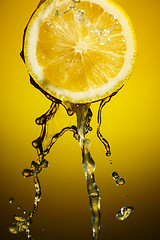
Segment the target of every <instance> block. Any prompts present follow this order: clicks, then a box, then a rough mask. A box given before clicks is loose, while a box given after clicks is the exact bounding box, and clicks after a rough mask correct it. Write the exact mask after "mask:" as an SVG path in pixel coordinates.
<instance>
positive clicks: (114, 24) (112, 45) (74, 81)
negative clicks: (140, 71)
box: [24, 0, 136, 103]
mask: <svg viewBox="0 0 160 240" xmlns="http://www.w3.org/2000/svg"><path fill="white" fill-rule="evenodd" d="M135 57H136V41H135V34H134V31H133V27H132V24H131V21H130V20H129V18H128V16H127V15H126V13H125V12H124V11H123V10H122V9H121V8H120V7H119V6H117V5H116V4H115V3H113V2H112V1H110V0H90V1H83V0H81V1H80V2H78V0H77V2H76V0H75V1H71V0H57V1H56V0H54V1H53V0H46V1H44V0H42V1H41V2H40V4H39V5H38V7H37V9H36V11H35V12H34V13H33V15H32V17H31V19H30V21H29V23H28V26H27V30H26V33H25V37H24V59H25V63H26V66H27V69H28V72H29V74H30V75H31V76H32V78H33V79H34V81H35V82H36V83H37V84H38V86H39V87H40V88H41V89H43V90H44V91H46V92H48V93H49V94H51V95H52V96H54V97H56V98H58V99H60V100H62V101H63V100H64V101H70V102H74V103H87V102H93V101H97V100H100V99H103V98H105V97H107V96H109V95H111V94H112V93H113V92H115V91H117V90H118V89H120V88H121V87H122V86H123V85H124V83H125V82H126V80H127V79H129V77H130V75H131V72H132V69H133V66H134V62H135Z"/></svg>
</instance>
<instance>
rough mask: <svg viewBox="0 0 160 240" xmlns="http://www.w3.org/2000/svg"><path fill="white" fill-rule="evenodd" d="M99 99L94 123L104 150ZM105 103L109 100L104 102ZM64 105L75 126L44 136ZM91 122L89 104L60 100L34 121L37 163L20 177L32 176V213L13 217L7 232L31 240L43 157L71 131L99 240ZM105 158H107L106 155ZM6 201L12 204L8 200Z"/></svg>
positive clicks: (34, 143) (97, 192)
mask: <svg viewBox="0 0 160 240" xmlns="http://www.w3.org/2000/svg"><path fill="white" fill-rule="evenodd" d="M103 102H104V100H102V102H101V104H100V107H99V111H98V122H97V133H98V137H99V136H100V137H99V138H100V140H101V141H102V143H103V144H104V145H105V148H106V149H109V151H110V148H109V144H108V142H107V140H106V139H105V138H104V137H103V136H102V134H101V133H100V126H101V113H102V108H103V106H104V105H105V104H102V103H103ZM106 102H108V100H106ZM60 105H61V106H63V107H65V109H66V112H67V114H68V115H69V116H72V115H73V114H76V115H77V126H74V125H73V126H71V127H65V128H63V129H62V130H61V131H60V132H58V133H56V134H54V135H53V136H52V137H49V138H48V136H47V133H48V125H49V122H50V121H51V120H52V118H54V116H55V114H56V112H57V111H58V109H59V106H60ZM91 119H92V111H91V109H90V104H71V103H70V104H67V105H66V104H64V103H60V102H59V101H52V104H51V107H50V109H49V110H48V111H47V112H46V113H45V114H43V115H42V116H41V117H39V118H37V119H36V124H38V125H41V127H42V129H41V133H40V136H39V137H38V138H37V139H36V140H34V141H33V142H32V145H33V147H34V148H36V150H37V155H38V158H37V160H36V161H32V162H31V167H30V169H24V170H23V172H22V175H23V176H24V177H25V178H28V177H33V179H34V184H35V190H36V191H35V192H36V193H35V197H34V205H33V210H32V211H31V212H30V213H29V214H28V216H26V217H22V216H20V215H15V216H14V219H15V222H14V223H12V224H11V225H10V226H9V231H10V232H11V233H14V234H15V233H18V232H22V231H26V232H27V236H28V238H29V239H32V237H31V234H30V224H31V222H32V218H33V216H34V214H35V213H36V212H37V210H38V205H39V201H40V199H41V186H40V182H39V174H40V172H41V171H42V170H43V169H44V168H47V167H48V166H49V163H48V161H47V160H46V159H45V156H46V155H47V154H48V153H49V151H50V149H51V147H52V146H53V144H54V143H55V142H56V141H57V140H58V139H59V138H60V137H61V136H62V135H63V134H64V133H65V132H66V131H71V132H73V137H74V138H75V139H76V140H77V141H78V142H79V145H80V147H81V150H82V166H83V169H84V172H85V176H86V181H87V190H88V195H89V202H90V209H91V219H92V226H93V239H94V240H97V239H99V232H100V194H99V189H98V187H97V185H96V182H95V177H94V171H95V162H94V160H93V158H92V156H91V153H90V150H89V149H90V141H89V140H88V139H86V138H85V136H86V134H87V133H88V132H90V131H92V128H91V127H90V121H91ZM46 139H47V141H46ZM107 156H108V155H107ZM9 201H13V200H12V199H11V198H10V200H9Z"/></svg>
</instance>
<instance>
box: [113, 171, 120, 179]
mask: <svg viewBox="0 0 160 240" xmlns="http://www.w3.org/2000/svg"><path fill="white" fill-rule="evenodd" d="M112 177H113V179H114V180H116V179H117V178H119V175H118V173H117V172H113V173H112Z"/></svg>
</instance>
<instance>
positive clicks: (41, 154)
mask: <svg viewBox="0 0 160 240" xmlns="http://www.w3.org/2000/svg"><path fill="white" fill-rule="evenodd" d="M79 2H80V1H79V0H72V1H71V2H70V4H69V5H68V4H67V6H66V7H65V8H64V9H63V11H61V10H59V9H58V8H57V7H56V1H55V14H54V15H53V16H52V18H53V19H52V20H54V18H55V17H57V16H59V15H61V14H65V13H66V12H68V11H70V10H71V9H72V10H74V17H75V19H76V20H77V21H79V22H81V23H82V24H84V25H85V27H86V28H87V29H88V30H89V31H90V32H92V33H93V34H96V35H97V40H98V41H99V43H100V44H101V45H104V44H108V43H109V42H110V41H111V40H110V38H109V37H108V34H109V33H111V31H112V28H111V29H97V28H95V27H94V26H92V24H91V23H90V20H89V18H88V16H87V15H86V13H85V11H84V10H82V9H79V8H78V3H79ZM21 57H22V59H23V60H24V57H23V50H22V53H21ZM24 61H25V60H24ZM30 80H31V84H33V85H34V86H35V87H36V88H38V89H39V90H40V91H41V92H42V93H43V94H45V96H46V97H47V98H49V99H50V100H51V101H52V104H51V107H50V109H49V110H48V111H47V112H46V113H45V114H43V115H42V116H41V117H39V118H37V119H36V124H37V125H41V127H42V129H41V133H40V136H39V137H38V138H37V139H36V140H34V141H33V142H32V145H33V147H34V148H36V150H37V155H38V158H37V159H36V160H35V161H32V162H31V167H30V169H24V170H23V172H22V175H23V177H25V178H28V177H33V179H34V184H35V197H34V204H33V210H32V211H31V212H30V213H29V214H28V216H26V217H22V216H20V215H18V214H16V215H15V216H14V220H15V222H14V223H12V224H10V226H9V231H10V232H11V233H13V234H16V233H18V232H23V231H26V233H27V237H28V239H30V240H33V238H32V236H31V233H30V225H31V222H32V219H33V216H34V214H35V213H36V212H37V210H38V205H39V202H40V199H41V186H40V182H39V174H40V172H41V171H42V170H43V169H44V168H47V167H48V166H49V163H48V161H47V160H46V159H45V156H46V155H47V154H48V153H49V151H50V149H51V147H52V146H53V144H54V143H55V142H56V141H57V140H58V139H59V138H60V137H61V136H62V135H63V134H64V133H65V132H67V131H70V132H72V133H73V137H74V138H75V139H76V140H77V141H78V142H79V145H80V147H81V151H82V166H83V169H84V172H85V176H86V181H87V190H88V196H89V202H90V210H91V219H92V227H93V240H98V239H99V233H100V193H99V189H98V186H97V185H96V182H95V177H94V171H95V162H94V160H93V158H92V156H91V153H90V150H89V149H90V141H89V139H86V138H85V136H86V134H87V133H88V132H90V131H92V128H91V127H90V121H91V119H92V111H91V109H90V104H73V103H63V102H61V101H60V100H57V99H55V98H54V97H52V96H51V95H49V94H48V93H46V92H45V91H44V90H43V89H41V88H40V87H39V86H38V85H37V84H36V83H35V82H34V80H33V79H32V77H31V79H30ZM116 93H117V92H115V93H113V94H112V95H110V96H109V97H107V98H106V99H103V100H102V101H101V103H100V106H99V110H98V117H97V136H98V138H99V139H100V141H101V142H102V144H103V145H104V147H105V151H106V156H110V155H111V151H110V146H109V143H108V141H107V140H106V139H105V138H104V137H103V136H102V134H101V132H100V127H101V119H102V118H101V114H102V109H103V107H104V106H105V104H106V103H108V102H109V101H110V100H111V98H112V97H113V96H114V95H115V94H116ZM60 105H61V106H63V107H64V108H65V109H66V112H67V114H68V115H69V116H72V115H73V114H76V116H77V126H75V125H72V126H70V127H65V128H63V129H62V130H61V131H59V132H57V133H56V134H53V135H51V134H50V136H48V126H49V123H50V121H51V120H52V119H53V118H54V116H55V115H56V113H57V111H58V109H59V106H60ZM110 164H111V163H110ZM117 176H118V177H117V178H115V180H116V184H117V185H123V184H124V183H125V181H124V179H122V178H120V177H119V175H118V174H117ZM113 177H114V176H113ZM13 200H14V198H13V197H12V198H10V199H9V202H10V203H12V202H13ZM132 211H133V208H132V207H123V208H122V209H121V211H120V212H118V213H117V215H116V217H117V219H119V220H124V219H126V218H127V217H128V216H129V215H130V213H131V212H132ZM24 214H26V211H25V210H24Z"/></svg>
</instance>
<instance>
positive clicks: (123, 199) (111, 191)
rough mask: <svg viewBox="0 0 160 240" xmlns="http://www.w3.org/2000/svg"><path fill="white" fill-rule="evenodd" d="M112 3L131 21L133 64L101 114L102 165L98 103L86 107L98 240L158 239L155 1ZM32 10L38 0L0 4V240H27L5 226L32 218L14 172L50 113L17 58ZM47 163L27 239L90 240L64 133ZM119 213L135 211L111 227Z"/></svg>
mask: <svg viewBox="0 0 160 240" xmlns="http://www.w3.org/2000/svg"><path fill="white" fill-rule="evenodd" d="M97 1H98V0H97ZM116 2H117V3H118V4H119V5H120V6H122V7H123V8H124V9H125V10H126V12H127V13H128V15H129V16H130V18H131V20H132V23H133V26H134V29H135V32H136V36H137V41H138V57H137V62H136V67H135V70H134V73H133V75H132V77H131V79H130V80H129V81H128V83H127V84H126V86H125V87H124V88H123V89H122V90H121V91H120V92H119V93H118V94H117V95H116V96H115V97H114V98H113V99H112V101H111V102H110V103H109V104H107V106H106V107H105V108H104V109H103V117H102V118H103V123H102V133H103V135H104V136H105V137H106V139H108V141H109V142H110V145H111V151H112V155H111V157H110V158H107V157H106V156H105V151H104V147H103V146H102V144H101V143H100V142H99V140H98V139H97V137H96V132H95V129H96V112H97V109H98V103H96V104H94V105H93V113H94V116H93V121H92V124H91V126H92V127H93V128H94V132H93V133H90V139H91V142H92V146H91V151H92V156H93V159H94V160H95V162H96V172H95V177H96V182H97V185H98V187H99V189H100V193H101V236H100V239H101V240H104V239H112V240H117V239H119V240H122V239H123V240H128V239H129V240H135V239H136V240H142V239H153V240H154V239H157V236H158V235H159V214H160V205H159V202H160V191H159V172H160V161H159V160H160V157H159V155H160V154H159V149H160V144H159V143H160V141H159V140H160V107H159V105H160V101H159V100H160V93H159V88H160V77H159V69H160V66H159V56H160V47H159V43H160V32H159V29H160V28H159V25H160V21H159V12H160V1H159V0H152V1H150V0H130V1H128V0H116ZM37 4H38V0H27V1H21V0H14V1H13V0H12V1H11V0H7V1H1V2H0V16H1V21H0V29H1V38H0V43H1V44H0V52H1V58H0V66H1V87H0V98H1V99H0V104H1V118H0V133H1V134H0V136H1V138H0V150H1V151H0V152H1V167H0V172H1V174H0V182H1V198H0V203H1V220H0V221H1V225H0V229H1V238H2V239H3V240H12V239H15V240H16V239H17V240H18V239H20V240H21V239H27V237H26V235H25V234H24V233H21V234H17V235H11V234H10V233H9V232H8V225H9V224H10V223H11V222H12V221H13V215H14V214H16V213H20V214H22V212H23V210H24V209H25V210H26V211H27V213H29V212H30V211H31V210H32V207H33V199H34V193H35V189H34V183H33V179H32V178H31V179H24V178H23V177H22V174H21V172H22V170H23V169H24V168H29V167H30V163H31V161H32V160H35V159H36V157H37V156H36V151H35V149H34V148H33V147H32V146H31V142H32V140H34V139H36V138H37V137H38V135H39V133H40V127H39V126H36V124H35V123H34V120H35V119H36V118H37V117H38V116H40V115H41V114H43V113H44V112H45V111H46V110H47V109H48V108H49V106H50V102H49V100H47V99H46V98H45V97H44V96H43V95H42V94H41V93H40V92H39V91H38V90H36V89H35V88H34V87H33V86H32V85H31V84H30V83H29V77H28V74H27V72H26V68H25V65H24V64H23V62H22V60H21V58H20V57H19V52H20V50H21V46H22V36H23V30H24V27H25V25H26V23H27V21H28V19H29V17H30V15H31V13H32V12H33V10H34V9H35V7H36V5H37ZM88 137H89V134H88ZM47 160H48V161H49V162H50V166H49V168H48V169H44V170H43V172H42V173H41V174H40V181H41V186H42V200H41V202H40V206H39V211H38V213H37V214H36V216H35V217H34V219H33V224H32V225H31V230H32V235H33V238H34V239H36V240H41V239H46V240H51V239H60V240H61V239H70V240H72V239H79V240H80V239H83V240H89V239H92V238H91V233H92V229H91V220H90V210H89V201H88V195H87V191H86V181H85V176H84V173H83V169H82V165H81V151H80V149H79V146H78V143H77V142H76V141H75V140H74V139H73V138H72V134H71V133H66V135H64V136H63V137H62V138H61V139H59V141H58V142H57V143H56V144H55V146H54V147H53V149H52V150H51V152H50V154H49V155H48V156H47ZM110 160H111V161H112V165H110ZM113 171H117V172H118V173H119V174H120V176H121V177H123V178H124V179H125V181H126V184H125V185H124V186H120V187H117V186H116V184H115V182H114V180H113V179H112V176H111V174H112V172H113ZM10 196H13V197H14V198H15V200H14V202H13V204H12V205H10V204H9V201H8V199H9V197H10ZM127 196H128V197H127ZM18 205H20V206H21V209H20V210H17V207H18ZM125 205H131V206H133V207H134V209H135V211H134V212H133V213H132V215H131V216H130V217H129V218H128V219H127V220H125V221H122V222H121V221H117V220H116V217H115V215H116V213H117V212H118V211H119V210H120V208H121V207H122V206H125Z"/></svg>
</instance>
